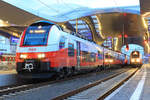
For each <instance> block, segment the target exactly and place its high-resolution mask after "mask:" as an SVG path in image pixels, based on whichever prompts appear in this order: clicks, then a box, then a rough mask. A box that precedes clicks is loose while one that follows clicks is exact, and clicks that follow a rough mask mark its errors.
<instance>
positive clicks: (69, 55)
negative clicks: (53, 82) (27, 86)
mask: <svg viewBox="0 0 150 100" xmlns="http://www.w3.org/2000/svg"><path fill="white" fill-rule="evenodd" d="M108 54H109V56H108ZM105 55H107V56H105ZM124 61H125V55H124V54H122V53H118V52H114V51H111V50H109V49H106V48H104V47H101V46H99V45H97V44H96V43H94V42H91V41H88V40H86V39H82V38H80V37H79V36H77V35H73V34H69V33H67V32H64V31H63V30H62V28H61V27H60V26H58V25H56V24H53V23H51V22H48V21H39V22H35V23H33V24H31V25H30V26H29V27H28V28H27V29H26V30H25V31H24V32H23V34H22V36H21V38H20V42H19V45H18V47H17V52H16V65H17V66H16V70H17V72H18V74H21V75H24V76H26V75H29V74H30V75H36V74H40V75H42V74H44V73H47V74H50V73H61V74H62V73H69V72H74V71H79V70H80V71H83V70H91V69H95V68H97V67H103V66H104V65H110V64H124Z"/></svg>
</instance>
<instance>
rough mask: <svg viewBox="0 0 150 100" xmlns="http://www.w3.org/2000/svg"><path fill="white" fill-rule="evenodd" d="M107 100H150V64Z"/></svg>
mask: <svg viewBox="0 0 150 100" xmlns="http://www.w3.org/2000/svg"><path fill="white" fill-rule="evenodd" d="M105 100H150V64H144V65H143V66H142V67H141V69H140V70H139V71H138V72H137V73H136V74H135V75H134V76H133V77H132V78H130V79H129V80H128V81H127V82H125V83H124V84H123V85H122V86H121V87H119V88H118V89H117V90H115V91H114V92H113V93H111V94H110V95H109V96H108V97H106V98H105Z"/></svg>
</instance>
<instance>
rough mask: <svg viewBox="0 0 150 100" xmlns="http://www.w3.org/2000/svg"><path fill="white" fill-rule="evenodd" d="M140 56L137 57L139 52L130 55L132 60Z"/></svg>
mask: <svg viewBox="0 0 150 100" xmlns="http://www.w3.org/2000/svg"><path fill="white" fill-rule="evenodd" d="M139 56H140V55H139V52H133V53H132V58H138V57H139Z"/></svg>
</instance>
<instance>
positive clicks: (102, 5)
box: [3, 0, 140, 22]
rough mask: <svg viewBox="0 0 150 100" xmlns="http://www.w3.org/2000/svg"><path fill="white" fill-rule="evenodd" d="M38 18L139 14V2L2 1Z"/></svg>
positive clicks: (133, 0) (68, 18)
mask: <svg viewBox="0 0 150 100" xmlns="http://www.w3.org/2000/svg"><path fill="white" fill-rule="evenodd" d="M3 1H5V2H7V3H9V4H12V5H14V6H16V7H18V8H20V9H23V10H25V11H27V12H30V13H32V14H34V15H37V16H39V17H42V18H45V19H48V20H52V21H55V22H63V21H68V20H72V19H76V18H80V17H83V16H88V15H91V14H97V13H108V12H127V13H136V14H140V3H139V0H3Z"/></svg>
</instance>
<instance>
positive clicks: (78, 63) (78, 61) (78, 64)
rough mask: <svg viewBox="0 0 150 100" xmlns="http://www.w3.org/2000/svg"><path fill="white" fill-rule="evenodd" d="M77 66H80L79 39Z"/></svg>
mask: <svg viewBox="0 0 150 100" xmlns="http://www.w3.org/2000/svg"><path fill="white" fill-rule="evenodd" d="M77 67H78V69H79V68H80V42H78V41H77Z"/></svg>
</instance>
